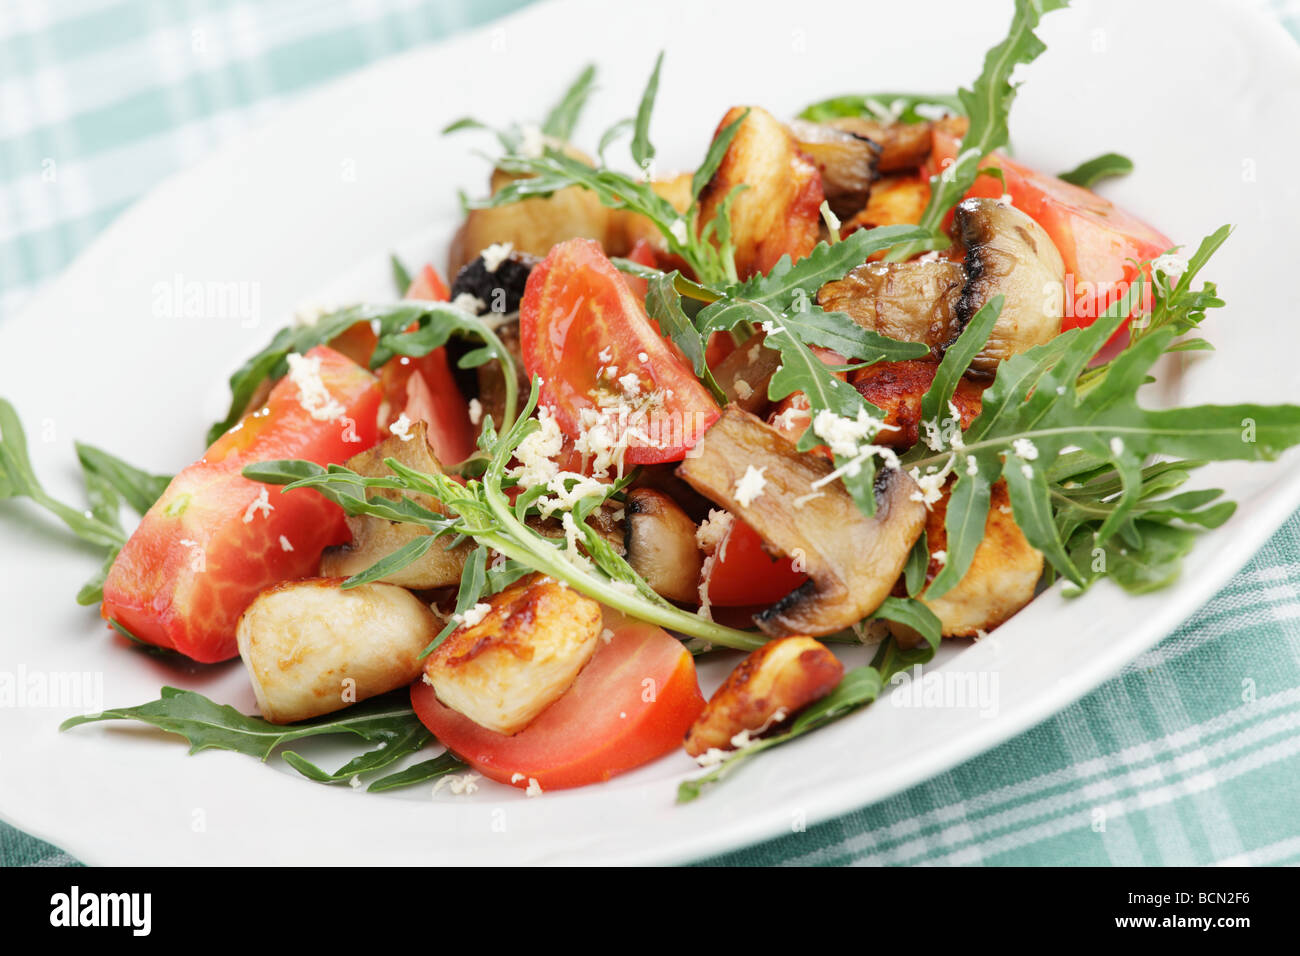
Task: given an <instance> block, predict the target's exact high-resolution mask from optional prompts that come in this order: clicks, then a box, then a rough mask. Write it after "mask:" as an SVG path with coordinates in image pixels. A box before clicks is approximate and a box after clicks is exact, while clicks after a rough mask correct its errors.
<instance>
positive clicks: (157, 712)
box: [59, 687, 423, 760]
mask: <svg viewBox="0 0 1300 956" xmlns="http://www.w3.org/2000/svg"><path fill="white" fill-rule="evenodd" d="M103 720H138V721H141V722H142V723H146V724H152V725H153V726H154V727H158V728H159V729H161V730H165V731H167V732H168V733H172V734H179V735H180V736H182V737H184V738H185V739H186V740H187V741H189V743H190V753H192V754H195V753H198V752H199V751H201V750H210V749H212V750H233V751H235V752H236V753H242V754H247V755H249V756H250V757H257V758H258V759H259V760H266V759H267V758H269V757H270V756H271V754H272V752H273V751H274V750H275V748H276V747H279V746H280V745H281V744H285V743H288V742H289V741H291V740H302V739H303V738H306V737H321V736H329V735H333V734H350V735H353V736H356V737H360V738H361V739H362V740H367V741H384V742H386V743H388V744H389V746H392V745H393V744H394V743H395V742H397V741H400V740H402V739H404V738H406V737H407V736H408V735H409V734H410V733H411V732H412V731H413V730H414V728H416V727H422V726H423V725H422V724H420V721H419V719H418V718H417V717H416V716H415V713H414V711H412V710H411V706H410V703H409V701H408V700H407V696H406V693H405V691H399V692H396V693H393V694H386V695H384V696H382V697H373V698H371V699H370V700H367V701H363V702H362V703H359V704H356V705H354V706H352V707H349V708H348V709H347V710H344V711H341V712H339V713H337V714H327V715H325V716H323V717H316V718H314V719H312V720H307V721H303V722H302V723H298V724H273V723H270V722H269V721H266V720H263V719H262V718H260V717H249V716H247V715H245V714H241V713H240V712H239V711H237V710H236V709H235V708H233V707H230V706H228V705H225V704H217V703H215V702H213V701H211V700H209V699H208V698H206V697H204V696H203V695H202V694H199V693H196V692H195V691H192V690H180V689H179V688H176V687H164V688H162V691H161V693H160V695H159V697H158V699H157V700H153V701H150V702H149V703H147V704H141V705H140V706H138V707H115V708H111V709H109V710H105V711H104V712H103V713H101V714H94V715H90V714H87V715H84V716H80V717H71V718H69V719H68V720H65V721H64V722H63V723H62V724H60V725H59V729H60V730H69V729H71V728H73V727H78V726H80V725H81V724H91V723H98V722H99V721H103Z"/></svg>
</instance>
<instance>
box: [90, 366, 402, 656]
mask: <svg viewBox="0 0 1300 956" xmlns="http://www.w3.org/2000/svg"><path fill="white" fill-rule="evenodd" d="M307 355H308V357H311V358H319V359H320V363H321V364H320V376H321V381H322V382H323V383H324V385H325V387H326V388H327V389H328V390H329V393H330V396H331V397H332V398H333V399H334V400H335V401H337V402H338V403H339V404H340V405H342V406H343V409H344V414H343V415H342V416H341V417H339V418H338V419H335V420H333V421H319V420H317V419H315V418H313V417H312V416H311V415H310V414H309V413H308V412H307V411H306V409H304V408H303V406H302V405H301V404H299V401H298V387H297V386H296V385H295V384H293V382H291V381H290V380H289V378H288V377H287V376H286V377H285V378H283V379H281V380H280V381H279V382H278V383H277V384H276V386H275V387H274V388H273V389H271V394H270V396H269V397H268V398H267V402H266V405H265V406H264V407H263V408H261V409H259V410H258V411H256V412H251V413H249V414H248V415H245V416H244V419H243V421H241V422H240V423H239V424H238V425H236V426H235V427H234V428H232V429H231V430H230V431H228V432H226V434H224V435H223V436H221V437H220V438H218V439H217V441H216V442H215V443H213V445H212V447H211V448H209V449H208V451H207V454H206V455H204V457H203V458H201V459H200V460H199V461H197V462H196V463H194V464H193V465H190V466H189V467H188V468H186V469H185V470H184V471H182V472H181V473H180V474H179V475H177V476H176V477H175V478H174V479H173V480H172V483H171V484H170V485H168V486H167V490H166V491H164V492H163V494H162V497H160V498H159V499H158V501H157V502H155V503H154V506H153V507H152V508H150V509H149V511H148V513H147V514H146V515H145V516H144V518H143V520H141V522H140V526H139V527H138V528H136V530H135V533H134V534H132V535H131V538H130V540H129V541H127V543H126V547H125V548H123V549H122V553H121V554H119V555H118V557H117V560H116V561H114V562H113V566H112V568H111V569H110V570H109V572H108V578H107V580H106V581H105V582H104V603H103V606H102V607H101V609H100V613H101V614H102V615H103V616H104V618H105V619H108V618H112V619H114V620H116V621H117V622H118V623H120V624H121V625H122V626H123V627H125V628H126V629H127V630H129V631H130V632H131V633H132V634H134V635H135V636H136V637H138V638H140V639H141V640H142V641H147V642H148V643H150V644H157V645H158V646H159V647H170V648H173V649H175V650H177V651H180V652H181V653H182V654H185V655H186V656H188V657H191V658H193V659H194V660H196V661H202V662H204V663H212V662H214V661H223V660H226V659H227V658H230V657H234V656H235V654H236V653H237V651H236V647H235V624H236V622H237V621H238V620H239V615H240V614H242V613H243V611H244V608H245V607H247V606H248V604H249V603H250V602H251V601H252V600H253V598H254V597H256V596H257V594H258V593H259V592H260V591H262V590H263V589H264V588H266V587H269V586H270V585H272V584H276V583H277V582H280V581H285V580H289V579H293V578H301V577H306V576H308V575H311V574H315V573H316V569H317V567H318V566H319V564H320V553H321V550H322V549H324V548H326V547H328V546H329V545H333V544H339V543H340V542H343V541H346V540H347V539H348V530H347V525H346V524H345V523H344V520H343V510H342V509H341V508H339V507H338V505H335V504H332V503H330V502H329V501H326V500H325V499H324V498H322V497H321V496H320V495H318V494H317V493H316V492H314V491H307V490H299V491H293V492H290V493H288V494H284V493H283V492H282V491H281V489H279V488H277V487H274V486H268V485H262V484H259V483H258V482H254V481H249V480H248V479H247V478H244V477H243V476H242V475H241V474H240V471H241V469H243V467H244V466H245V465H249V464H252V463H253V462H258V461H267V460H271V459H276V458H305V459H307V460H308V461H314V462H316V463H317V464H321V465H324V464H329V463H331V462H342V461H345V460H346V459H348V458H350V457H351V456H352V455H355V454H356V453H357V452H359V451H361V450H363V449H365V448H369V447H370V446H371V445H373V444H374V443H375V441H376V440H377V439H378V437H379V428H378V424H377V422H376V415H377V413H378V410H379V399H380V396H379V386H378V385H377V383H376V382H375V377H374V376H373V375H371V374H370V373H369V372H367V371H366V370H365V369H363V368H361V367H360V366H358V365H357V364H356V363H355V362H353V361H351V360H350V359H348V358H345V357H344V356H343V355H340V354H339V353H338V352H335V351H334V350H332V349H329V348H325V347H324V346H317V347H316V348H314V349H312V350H311V351H310V352H308V353H307ZM263 492H265V493H266V494H267V504H268V505H269V507H270V508H271V509H272V510H270V511H266V510H265V508H263V509H258V508H257V507H255V505H256V502H257V501H258V498H259V495H260V494H261V493H263ZM246 519H247V520H246ZM286 544H287V547H286Z"/></svg>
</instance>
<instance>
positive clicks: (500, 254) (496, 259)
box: [479, 242, 515, 272]
mask: <svg viewBox="0 0 1300 956" xmlns="http://www.w3.org/2000/svg"><path fill="white" fill-rule="evenodd" d="M514 251H515V244H514V243H513V242H494V243H492V245H490V246H488V247H487V248H486V249H484V250H483V251H482V252H480V253H479V255H481V256H482V257H483V268H485V269H487V271H488V272H496V271H497V269H498V268H500V266H501V263H503V262H505V261H506V260H507V259H509V258H510V253H512V252H514Z"/></svg>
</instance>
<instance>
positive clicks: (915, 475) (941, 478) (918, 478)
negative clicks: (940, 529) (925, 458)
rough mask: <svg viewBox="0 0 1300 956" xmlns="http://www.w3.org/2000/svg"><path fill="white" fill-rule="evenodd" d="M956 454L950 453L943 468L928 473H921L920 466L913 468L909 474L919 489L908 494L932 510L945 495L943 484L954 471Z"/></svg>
mask: <svg viewBox="0 0 1300 956" xmlns="http://www.w3.org/2000/svg"><path fill="white" fill-rule="evenodd" d="M956 458H957V456H956V455H949V456H948V460H947V461H946V462H945V463H944V466H943V468H941V469H939V470H938V471H935V472H931V473H930V474H928V475H923V474H921V469H920V468H913V469H912V470H911V471H910V472H908V474H909V475H911V477H912V480H913V481H915V482H916V488H917V490H916V491H914V492H912V493H911V494H910V495H908V498H910V499H911V500H912V501H919V502H921V504H923V505H925V507H926V510H927V511H928V510H930V508H931V506H933V505H934V503H935V502H936V501H938V500H939V499H940V498H942V497H943V486H944V483H945V482H946V481H947V480H948V475H949V474H950V473H951V472H952V465H953V462H954V461H955V460H956Z"/></svg>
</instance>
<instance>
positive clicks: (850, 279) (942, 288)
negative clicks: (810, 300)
mask: <svg viewBox="0 0 1300 956" xmlns="http://www.w3.org/2000/svg"><path fill="white" fill-rule="evenodd" d="M965 283H966V271H965V269H963V268H962V265H961V263H959V262H951V261H949V260H947V259H916V260H913V261H912V262H868V263H865V264H864V265H860V266H858V267H857V268H856V269H854V270H853V271H852V272H850V273H849V274H848V275H846V276H845V277H844V278H843V279H839V280H837V281H835V282H828V283H826V285H824V286H822V287H821V289H820V291H818V293H817V304H818V305H820V306H821V307H822V308H823V309H825V310H826V311H827V312H844V313H847V314H848V315H849V317H850V318H852V319H853V321H854V322H857V323H858V325H861V326H862V327H863V328H867V329H871V330H872V331H874V332H879V333H880V334H881V335H887V336H889V337H890V338H891V339H897V340H899V341H900V342H920V343H922V344H924V345H928V346H929V347H930V349H931V351H932V352H934V354H935V356H936V357H938V356H939V355H940V354H941V353H942V351H943V349H944V347H945V346H947V345H948V343H949V342H951V341H952V340H953V339H954V338H956V336H957V332H958V331H959V330H960V329H961V326H960V325H959V324H958V322H957V318H956V314H955V308H956V304H957V299H958V297H959V296H960V294H961V290H962V288H963V286H964V285H965Z"/></svg>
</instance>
